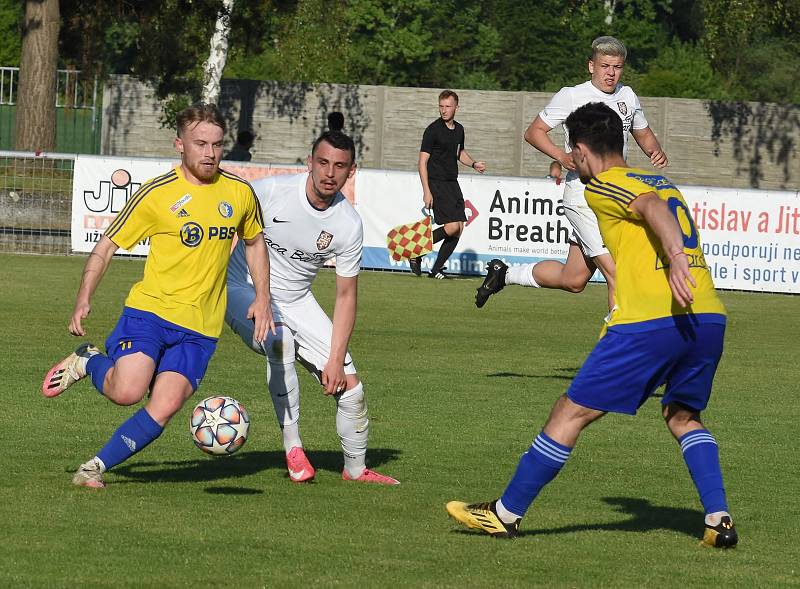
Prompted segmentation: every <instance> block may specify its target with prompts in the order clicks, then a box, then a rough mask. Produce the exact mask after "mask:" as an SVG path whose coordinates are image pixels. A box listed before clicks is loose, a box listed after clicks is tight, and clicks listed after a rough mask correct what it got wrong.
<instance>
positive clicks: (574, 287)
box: [562, 276, 586, 294]
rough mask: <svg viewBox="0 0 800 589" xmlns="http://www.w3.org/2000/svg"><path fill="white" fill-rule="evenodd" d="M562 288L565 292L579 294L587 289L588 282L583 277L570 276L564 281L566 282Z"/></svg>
mask: <svg viewBox="0 0 800 589" xmlns="http://www.w3.org/2000/svg"><path fill="white" fill-rule="evenodd" d="M562 286H563V288H564V290H566V291H567V292H572V293H575V294H577V293H579V292H583V290H584V289H585V288H586V281H585V280H584V279H583V277H582V276H581V277H572V276H569V277H567V278H565V279H564V281H563V282H562Z"/></svg>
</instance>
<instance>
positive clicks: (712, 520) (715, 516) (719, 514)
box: [706, 511, 733, 527]
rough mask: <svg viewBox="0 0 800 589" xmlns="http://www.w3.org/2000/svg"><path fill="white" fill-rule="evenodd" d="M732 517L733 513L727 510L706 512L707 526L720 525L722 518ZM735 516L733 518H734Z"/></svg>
mask: <svg viewBox="0 0 800 589" xmlns="http://www.w3.org/2000/svg"><path fill="white" fill-rule="evenodd" d="M726 515H727V516H728V517H731V514H730V513H728V512H727V511H715V512H714V513H709V514H706V525H707V526H712V527H713V526H718V525H719V522H721V521H722V518H723V517H725V516H726ZM732 519H733V518H731V520H732Z"/></svg>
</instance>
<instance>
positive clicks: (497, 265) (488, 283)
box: [475, 258, 508, 309]
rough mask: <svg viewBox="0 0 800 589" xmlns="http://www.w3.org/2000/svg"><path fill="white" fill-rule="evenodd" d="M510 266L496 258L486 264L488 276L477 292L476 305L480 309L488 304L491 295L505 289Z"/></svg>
mask: <svg viewBox="0 0 800 589" xmlns="http://www.w3.org/2000/svg"><path fill="white" fill-rule="evenodd" d="M507 271H508V266H507V265H506V264H505V263H504V262H503V261H502V260H498V259H497V258H495V259H494V260H491V261H489V263H488V264H486V278H484V279H483V284H481V285H480V286H479V287H478V290H477V292H476V293H475V306H476V307H478V308H479V309H480V308H481V307H483V306H484V305H485V304H486V301H488V300H489V297H490V296H492V295H493V294H496V293H498V292H500V291H501V290H503V287H504V286H505V285H506V272H507Z"/></svg>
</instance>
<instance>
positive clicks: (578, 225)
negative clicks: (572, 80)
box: [475, 37, 667, 310]
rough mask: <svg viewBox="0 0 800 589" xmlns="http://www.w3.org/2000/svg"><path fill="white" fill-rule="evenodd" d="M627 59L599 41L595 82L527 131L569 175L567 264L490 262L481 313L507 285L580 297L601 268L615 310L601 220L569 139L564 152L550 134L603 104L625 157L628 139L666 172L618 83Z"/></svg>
mask: <svg viewBox="0 0 800 589" xmlns="http://www.w3.org/2000/svg"><path fill="white" fill-rule="evenodd" d="M626 57H627V50H626V49H625V46H624V45H623V44H622V43H621V42H620V41H618V40H617V39H615V38H614V37H598V38H597V39H595V40H594V41H593V42H592V55H591V57H590V58H589V62H588V69H589V73H590V74H591V79H590V80H589V81H587V82H584V83H583V84H579V85H577V86H571V87H566V88H562V89H561V90H559V91H558V92H557V93H556V94H555V95H554V96H553V98H552V99H551V100H550V102H549V103H548V104H547V106H545V108H544V110H542V112H540V113H539V115H538V116H537V117H536V119H535V120H534V121H533V122H532V123H531V124H530V126H529V127H528V129H527V130H526V131H525V140H526V141H527V142H528V143H530V144H531V145H532V146H534V147H535V148H536V149H538V150H539V151H541V152H543V153H544V154H546V155H548V156H550V157H551V158H553V160H555V161H557V162H559V163H560V164H561V165H562V166H563V167H564V168H566V170H567V177H566V182H565V186H564V211H565V215H566V217H567V220H568V221H569V222H570V225H572V229H573V231H572V236H571V237H570V248H569V253H568V255H567V261H566V263H561V262H559V261H557V260H543V261H541V262H538V263H536V264H523V265H518V266H511V267H508V266H507V265H506V264H505V263H504V262H503V261H502V260H492V261H490V262H489V264H488V265H487V271H488V272H487V276H486V279H485V280H484V282H483V284H482V285H481V286H480V287H479V288H478V292H477V294H476V296H475V304H476V305H477V306H478V307H482V306H483V305H484V304H486V301H487V300H488V299H489V296H491V295H492V294H494V293H496V292H499V291H500V290H501V289H502V288H503V287H504V286H505V285H506V284H521V285H523V286H533V287H544V288H559V289H562V290H566V291H568V292H581V291H582V290H583V289H584V288H585V287H586V284H587V283H588V282H589V279H590V278H591V277H592V274H594V271H595V269H596V268H599V269H600V272H602V274H603V276H604V277H605V279H606V282H607V283H608V307H609V310H611V309H612V308H613V306H614V260H613V259H612V258H611V255H610V254H609V253H608V250H607V249H606V247H605V246H604V245H603V239H602V237H601V236H600V229H599V227H598V225H597V218H596V217H595V215H594V213H593V212H592V210H591V209H590V208H589V205H587V204H586V200H585V199H584V196H583V184H582V183H581V181H580V179H579V178H578V175H577V173H576V172H575V164H574V163H573V161H572V155H571V153H570V151H569V150H570V147H569V137H568V136H566V137H565V139H564V149H560V148H559V147H557V146H556V145H555V144H554V143H553V141H552V140H551V139H550V137H549V135H548V133H550V131H552V130H553V129H554V128H555V127H557V126H559V125H561V124H562V123H563V122H564V121H565V120H566V118H567V116H569V114H570V113H571V112H572V111H574V110H575V109H577V108H578V107H580V106H583V105H584V104H588V103H590V102H602V103H605V104H607V105H608V106H609V107H611V109H612V110H613V111H614V112H616V113H617V114H618V115H619V116H620V118H621V119H622V126H623V134H624V142H625V143H624V154H623V155H624V157H627V153H628V151H627V150H628V134H629V133H630V134H631V135H633V138H634V139H635V140H636V143H638V144H639V147H640V148H641V149H642V151H643V152H644V153H645V154H646V155H647V156H648V157H649V158H650V162H651V163H652V164H653V165H654V166H655V167H657V168H663V167H665V166H666V165H667V155H666V154H665V153H664V151H663V150H662V149H661V145H660V144H659V142H658V139H657V138H656V136H655V134H654V133H653V131H652V129H650V126H649V125H648V123H647V119H646V118H645V116H644V112H642V106H641V104H640V103H639V98H638V97H637V96H636V94H635V93H634V91H633V90H632V89H631V88H630V86H624V85H622V84H620V82H619V80H620V77H621V75H622V70H623V67H624V65H625V58H626ZM565 135H566V131H565Z"/></svg>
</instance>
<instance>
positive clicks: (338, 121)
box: [328, 110, 344, 131]
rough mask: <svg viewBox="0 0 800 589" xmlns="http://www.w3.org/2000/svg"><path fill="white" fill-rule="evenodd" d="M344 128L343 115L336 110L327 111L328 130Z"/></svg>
mask: <svg viewBox="0 0 800 589" xmlns="http://www.w3.org/2000/svg"><path fill="white" fill-rule="evenodd" d="M342 129H344V115H343V114H342V113H340V112H339V111H338V110H335V111H333V112H329V113H328V130H329V131H341V130H342Z"/></svg>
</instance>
